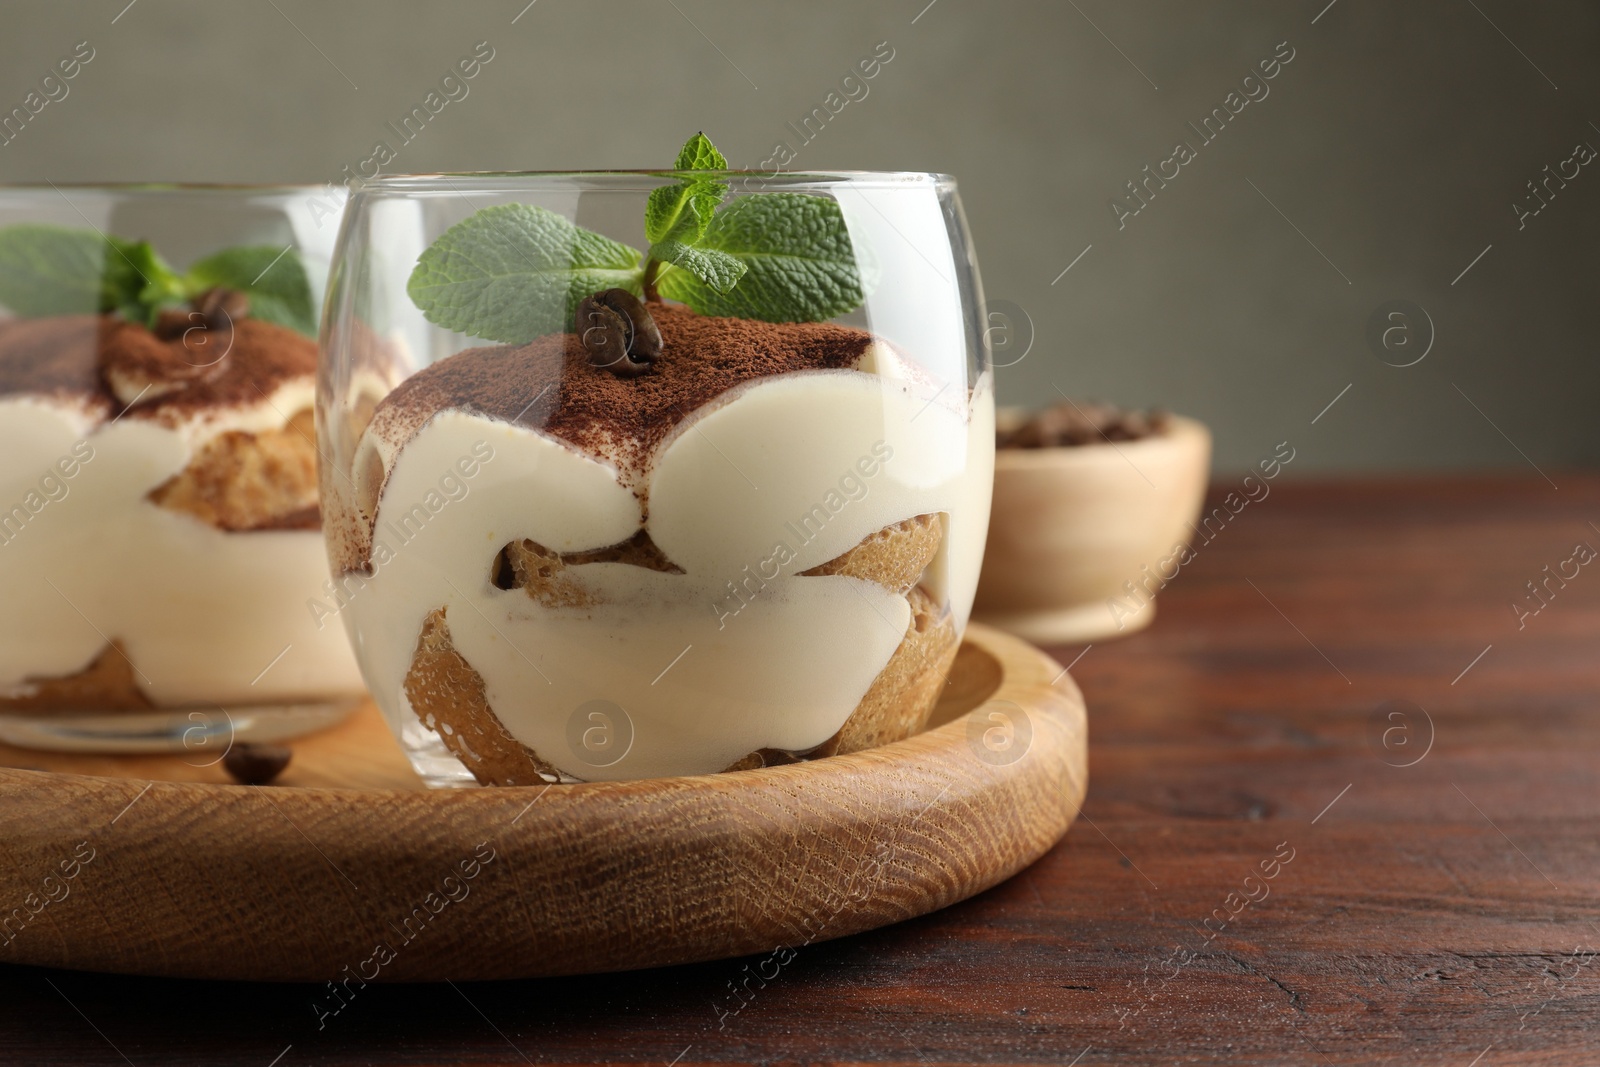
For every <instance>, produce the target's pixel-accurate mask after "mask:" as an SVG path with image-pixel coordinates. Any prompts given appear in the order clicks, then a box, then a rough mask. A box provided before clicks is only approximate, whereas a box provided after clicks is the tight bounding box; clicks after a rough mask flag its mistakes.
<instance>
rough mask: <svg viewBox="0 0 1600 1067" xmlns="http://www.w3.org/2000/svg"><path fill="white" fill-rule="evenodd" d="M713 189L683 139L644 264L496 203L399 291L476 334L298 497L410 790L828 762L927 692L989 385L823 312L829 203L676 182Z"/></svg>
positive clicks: (458, 230)
mask: <svg viewBox="0 0 1600 1067" xmlns="http://www.w3.org/2000/svg"><path fill="white" fill-rule="evenodd" d="M724 166H725V163H724V161H723V160H722V157H721V156H720V155H719V154H717V153H716V150H715V149H714V148H711V146H710V143H709V142H708V141H706V140H705V138H704V137H703V136H697V137H696V138H695V139H693V140H691V141H690V143H689V145H688V146H686V148H685V150H684V152H683V154H681V155H680V157H679V161H678V166H677V168H676V169H677V171H679V172H681V173H680V174H678V175H677V177H678V178H679V181H678V184H677V185H674V186H668V187H663V188H661V189H657V190H656V191H655V193H653V194H652V196H651V198H650V206H649V212H648V213H647V218H646V227H645V229H646V236H647V237H648V238H649V239H650V241H651V242H652V244H651V247H650V250H649V252H648V253H646V254H644V255H643V256H641V255H640V253H638V252H636V251H634V250H633V249H631V248H628V247H627V246H625V245H620V244H617V243H616V242H613V241H610V240H609V239H607V238H605V237H602V236H601V235H599V234H595V233H592V232H589V231H584V230H579V229H578V228H577V227H575V226H573V225H572V224H571V223H570V222H568V221H567V220H566V219H565V218H564V217H562V216H560V215H558V214H555V213H553V212H549V211H545V210H543V209H541V208H537V207H533V206H530V205H525V204H509V205H502V206H497V207H490V208H486V209H484V210H481V211H479V212H478V213H477V214H475V215H473V216H471V217H470V218H468V219H466V220H465V221H463V222H461V223H458V224H457V225H456V226H455V227H452V228H451V229H450V230H448V231H446V232H445V233H444V234H443V235H442V236H441V237H440V238H439V239H438V241H436V242H435V243H434V245H433V246H431V247H430V248H429V249H428V250H427V251H426V252H424V253H423V255H422V257H421V259H420V261H419V263H418V266H417V268H416V270H415V272H414V273H413V275H412V277H411V283H410V287H409V292H410V294H411V296H412V298H413V299H414V300H415V301H416V303H417V304H418V306H419V307H420V308H421V309H422V311H423V312H424V314H425V315H426V316H427V317H428V318H429V319H430V320H431V321H433V322H435V323H438V324H441V325H444V326H447V327H449V328H451V329H453V330H456V331H458V332H460V333H463V334H466V335H468V336H472V337H478V338H484V339H487V340H492V341H499V342H502V343H501V344H499V345H495V346H490V347H469V348H466V349H465V350H462V351H459V352H457V353H456V354H454V355H451V356H448V357H447V358H444V359H441V360H440V361H438V362H436V363H434V364H432V365H431V366H429V367H427V368H425V369H424V370H422V371H420V372H419V373H417V374H415V375H414V376H412V377H411V378H409V379H408V380H406V381H404V382H403V383H402V384H401V385H400V386H399V387H398V388H396V389H394V391H393V392H391V393H390V394H389V395H388V397H387V398H386V399H385V400H384V401H383V403H382V404H381V405H380V406H379V407H378V409H377V411H376V413H375V415H374V416H373V418H372V420H371V422H370V424H369V425H368V426H367V427H366V428H365V431H364V433H363V434H362V435H361V436H360V438H359V441H358V443H357V444H356V446H355V449H354V458H353V462H352V464H351V467H352V472H351V477H350V478H349V479H348V480H346V479H344V478H341V477H337V476H333V475H330V474H329V473H326V472H325V473H324V475H323V492H324V501H325V504H324V506H325V507H327V508H328V509H329V511H330V520H337V521H331V522H330V526H329V535H330V544H331V546H332V547H331V552H332V555H333V557H334V563H335V568H336V570H342V571H343V572H344V576H345V577H344V579H343V580H345V581H347V582H359V583H360V593H359V595H358V596H354V597H353V598H352V599H351V602H350V605H349V608H348V609H347V610H346V612H345V618H346V620H347V624H348V625H349V627H350V632H351V634H352V638H353V643H354V644H355V647H356V649H357V655H358V657H359V658H360V659H361V661H362V666H363V669H364V673H365V675H366V678H367V680H368V683H369V686H370V687H371V689H372V690H373V692H374V695H375V697H376V699H377V700H378V702H379V704H380V706H381V707H383V709H384V710H385V712H386V714H387V715H388V716H389V717H390V719H391V721H392V725H394V726H395V728H396V729H397V731H398V732H400V734H401V736H402V737H403V738H406V737H414V736H415V735H416V734H417V732H418V730H419V729H420V730H421V731H425V732H426V733H427V734H428V735H429V737H431V738H432V739H433V740H434V741H435V742H436V743H434V744H433V746H432V750H433V752H434V753H435V755H436V757H437V758H435V759H434V760H433V762H432V763H428V760H427V759H426V758H423V759H421V760H419V757H418V756H417V755H416V752H415V750H414V751H413V762H414V763H417V764H418V766H419V768H421V769H423V770H424V773H425V775H427V776H428V777H430V779H431V780H434V781H436V782H437V781H442V780H446V779H448V777H449V776H448V775H447V774H444V773H443V772H442V771H441V770H440V763H441V762H442V761H443V760H447V759H449V758H450V757H453V758H454V760H456V761H459V765H460V767H462V768H464V769H465V772H464V773H462V774H461V775H460V777H462V778H465V775H466V773H470V775H471V777H472V778H475V779H476V780H477V781H478V782H480V783H482V784H485V785H527V784H534V783H538V782H540V781H547V782H550V781H573V780H594V779H624V778H644V777H655V776H662V775H683V774H705V773H713V772H718V771H724V770H730V769H744V768H755V767H761V766H764V765H768V764H773V763H781V762H789V761H793V760H796V759H803V758H810V757H818V756H826V755H833V754H837V753H845V752H851V751H856V750H859V749H863V748H867V747H871V746H874V745H879V744H883V743H887V742H890V741H895V740H898V739H900V738H903V737H906V736H908V735H909V734H911V733H914V732H916V731H917V730H919V729H921V728H922V727H923V726H924V725H925V723H926V721H927V718H928V715H929V713H930V712H931V710H932V708H933V706H934V704H935V702H936V700H937V698H938V695H939V693H940V691H941V690H942V688H943V683H944V678H945V675H946V673H947V671H948V670H949V667H950V664H951V662H952V660H953V658H954V655H955V651H956V645H957V642H958V640H959V636H960V634H961V632H962V630H963V629H964V627H965V624H966V618H967V614H968V611H969V609H970V606H971V603H972V598H973V594H974V591H975V586H976V582H977V572H978V564H979V560H980V559H981V556H982V548H983V538H984V533H985V529H986V525H987V521H988V503H989V492H990V484H991V478H992V469H993V444H994V426H993V397H992V393H991V391H990V387H989V380H988V378H987V376H985V377H984V378H983V379H981V380H980V381H979V383H978V386H977V388H976V389H969V388H968V386H967V383H966V382H956V383H947V382H944V381H941V380H938V379H937V378H936V377H935V376H934V375H933V374H932V373H931V372H929V371H928V370H926V369H925V368H923V367H922V366H921V365H919V364H918V363H917V362H915V361H914V360H913V359H912V358H910V355H909V354H908V353H905V352H902V351H901V350H899V349H898V348H897V347H896V346H895V345H894V344H892V343H890V342H889V341H888V340H886V339H884V338H882V337H878V336H876V335H874V334H873V333H871V332H868V331H866V330H861V329H855V328H850V327H846V326H841V325H836V324H830V323H827V322H826V321H824V320H827V319H831V318H835V317H838V316H841V315H843V314H845V313H846V312H848V311H850V310H851V309H853V308H855V307H857V306H859V305H860V303H861V302H862V300H863V299H864V294H863V292H862V284H861V279H860V277H859V275H858V274H857V272H856V266H855V264H856V257H855V252H854V250H853V248H852V247H851V243H850V236H849V233H848V231H847V229H846V228H845V225H844V220H843V218H842V216H841V215H840V212H839V207H838V204H837V202H836V201H834V200H832V199H828V198H823V197H818V196H811V195H802V194H797V193H777V192H773V193H754V194H750V195H746V196H743V197H739V198H735V199H733V200H731V201H728V202H727V203H725V204H724V203H723V200H724V197H725V194H726V189H725V186H724V185H723V183H722V182H720V181H718V180H716V177H715V175H700V174H696V173H695V172H697V171H707V170H709V171H713V172H714V171H720V170H721V169H722V168H723V167H724ZM719 205H721V206H719ZM801 243H803V244H804V245H805V249H804V250H801V249H799V248H797V245H798V244H801ZM552 249H554V250H555V251H554V252H553V253H552V251H551V250H552ZM802 259H803V260H805V262H804V263H801V262H800V260H802ZM784 260H788V262H783V261H784ZM502 268H504V269H503V270H502ZM513 273H516V274H520V277H519V278H518V279H516V280H514V281H506V280H505V278H504V275H506V274H513ZM336 513H337V514H336ZM408 747H413V746H408ZM420 747H421V748H423V749H427V748H428V746H427V745H422V746H420ZM425 763H427V764H428V765H427V766H424V764H425Z"/></svg>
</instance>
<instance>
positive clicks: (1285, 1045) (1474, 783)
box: [0, 472, 1600, 1067]
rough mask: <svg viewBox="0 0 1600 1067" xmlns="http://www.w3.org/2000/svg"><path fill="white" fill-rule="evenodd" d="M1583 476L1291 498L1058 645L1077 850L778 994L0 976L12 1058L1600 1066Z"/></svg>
mask: <svg viewBox="0 0 1600 1067" xmlns="http://www.w3.org/2000/svg"><path fill="white" fill-rule="evenodd" d="M1553 476H1554V478H1555V480H1556V482H1557V484H1559V485H1560V489H1559V490H1556V489H1552V488H1551V486H1550V485H1549V484H1548V483H1547V482H1545V481H1543V480H1540V479H1538V478H1529V479H1523V478H1517V479H1514V480H1513V479H1505V478H1500V479H1492V478H1474V479H1468V480H1460V479H1454V480H1452V479H1443V478H1431V479H1427V480H1418V481H1402V482H1347V483H1324V484H1308V485H1293V484H1280V485H1278V486H1277V487H1275V488H1274V489H1273V491H1272V494H1271V496H1270V497H1268V498H1267V499H1265V500H1263V501H1261V502H1258V503H1253V504H1251V505H1249V507H1248V508H1247V509H1246V510H1245V511H1244V512H1243V513H1241V514H1240V515H1239V516H1238V517H1237V518H1236V519H1235V520H1234V521H1233V522H1232V523H1231V524H1230V525H1229V526H1228V527H1227V528H1226V529H1225V530H1224V532H1223V533H1222V534H1220V535H1219V536H1217V537H1216V539H1215V540H1214V541H1213V542H1211V543H1210V544H1207V545H1204V546H1203V547H1202V548H1201V549H1200V551H1199V555H1198V558H1197V559H1196V560H1195V561H1194V562H1193V563H1191V564H1190V565H1188V566H1187V567H1185V568H1184V569H1183V571H1182V573H1181V575H1180V576H1179V577H1178V578H1177V579H1175V580H1174V582H1173V583H1172V585H1171V587H1170V588H1169V589H1167V590H1166V591H1165V592H1164V593H1163V594H1162V596H1161V600H1160V613H1159V616H1158V618H1157V620H1156V623H1155V625H1154V627H1153V628H1152V629H1151V630H1149V631H1147V632H1145V633H1143V634H1140V635H1138V636H1135V637H1131V638H1128V639H1125V640H1122V641H1106V642H1099V643H1096V644H1095V645H1094V646H1093V647H1091V648H1089V649H1088V650H1083V649H1081V648H1061V649H1057V650H1055V651H1056V652H1057V654H1058V655H1059V656H1060V657H1061V658H1062V660H1063V662H1065V661H1067V660H1071V659H1073V658H1074V657H1078V656H1079V655H1080V653H1081V658H1079V659H1078V660H1077V665H1076V666H1075V667H1074V669H1073V674H1074V676H1075V677H1076V678H1077V679H1078V680H1079V682H1080V684H1081V685H1082V687H1083V689H1084V692H1085V694H1086V695H1087V697H1088V700H1089V707H1090V721H1091V737H1092V742H1093V744H1092V750H1091V784H1090V789H1089V800H1088V804H1087V807H1086V809H1085V812H1084V815H1083V817H1082V819H1081V820H1080V821H1079V822H1078V824H1077V825H1075V826H1074V827H1073V829H1072V831H1071V833H1070V834H1069V835H1068V837H1067V839H1066V841H1064V842H1063V843H1062V844H1061V845H1060V846H1059V847H1057V848H1056V849H1055V850H1054V851H1053V852H1051V853H1050V854H1049V855H1047V856H1046V857H1045V858H1044V859H1043V860H1042V861H1040V862H1039V863H1038V864H1037V865H1035V866H1034V867H1033V868H1031V869H1030V870H1028V871H1026V872H1025V873H1023V874H1022V875H1020V876H1018V877H1017V878H1014V879H1012V880H1011V881H1010V882H1008V883H1006V884H1004V885H1001V886H999V887H998V888H996V889H993V890H991V891H990V892H988V893H986V894H984V895H982V896H980V897H977V898H975V899H973V900H971V901H968V902H966V903H963V904H960V905H957V906H955V907H952V908H950V909H948V910H947V911H944V912H942V913H939V914H936V915H933V916H930V917H927V918H924V919H920V920H916V921H913V922H909V923H905V924H903V925H901V926H898V927H893V928H890V929H887V930H882V931H879V932H876V933H873V934H868V935H863V936H859V937H853V938H849V939H846V940H843V941H838V942H831V943H826V944H816V945H811V946H809V947H806V948H803V949H801V950H799V952H798V953H796V955H795V957H794V959H793V960H792V962H789V963H788V964H787V966H784V967H783V968H782V969H781V970H780V971H779V972H778V973H777V975H776V976H775V977H772V978H771V979H770V980H769V981H766V982H765V984H764V985H763V984H762V983H761V981H760V980H759V979H756V980H749V975H750V972H748V971H746V970H745V968H746V966H747V965H750V966H752V967H753V966H754V965H755V963H756V962H757V961H755V960H750V961H745V960H739V961H726V962H722V963H712V964H705V965H700V966H694V967H683V968H677V969H673V970H667V971H652V972H638V973H631V974H622V975H612V976H604V977H594V978H582V979H566V980H560V981H542V982H522V983H507V984H501V985H465V986H460V987H451V986H449V985H446V986H438V987H376V986H373V987H368V988H366V989H363V990H361V991H360V992H359V993H358V994H357V995H356V996H355V997H354V998H353V999H351V1001H350V1002H349V1004H348V1005H347V1006H346V1007H345V1009H344V1010H343V1011H341V1012H340V1013H339V1014H338V1015H337V1016H334V1017H331V1018H329V1019H328V1020H327V1022H326V1026H325V1028H323V1029H321V1030H319V1029H318V1027H317V1021H316V1016H315V1014H314V1010H313V1007H312V1003H313V1001H314V1000H315V999H317V998H318V997H325V996H326V990H325V989H316V988H307V987H296V986H235V985H226V984H201V983H191V982H172V981H141V980H132V979H126V978H109V977H101V976H94V975H85V974H74V973H67V972H44V971H38V970H31V969H25V968H0V1062H19V1063H23V1062H26V1063H49V1064H56V1063H60V1064H67V1063H71V1064H121V1063H125V1062H126V1063H131V1064H137V1065H140V1067H143V1065H145V1064H160V1065H165V1067H180V1065H190V1064H212V1063H222V1062H227V1063H240V1064H258V1065H260V1067H269V1065H272V1064H277V1065H279V1067H298V1065H302V1064H346V1063H351V1064H353V1063H363V1064H368V1063H370V1064H402V1063H403V1064H432V1063H443V1062H450V1063H522V1062H525V1061H526V1062H537V1063H545V1062H551V1063H558V1062H573V1061H580V1060H593V1059H604V1060H610V1061H627V1062H639V1063H656V1064H662V1065H665V1064H668V1063H669V1062H673V1061H676V1062H677V1063H679V1064H691V1063H701V1062H750V1061H763V1062H770V1061H793V1062H815V1061H818V1060H871V1061H874V1062H893V1063H904V1064H926V1063H946V1062H964V1063H971V1062H983V1063H989V1062H1038V1063H1056V1064H1066V1063H1070V1062H1076V1063H1079V1064H1092V1063H1106V1062H1114V1061H1115V1062H1126V1063H1140V1062H1153V1063H1183V1064H1201V1063H1206V1064H1209V1063H1218V1064H1221V1063H1311V1064H1316V1063H1324V1062H1326V1063H1375V1062H1404V1063H1407V1064H1417V1065H1426V1064H1435V1063H1437V1064H1459V1065H1460V1067H1468V1065H1469V1064H1476V1065H1478V1067H1497V1065H1501V1064H1507V1063H1515V1062H1523V1063H1558V1062H1573V1063H1585V1062H1586V1063H1592V1062H1596V1061H1597V1060H1600V958H1594V957H1593V954H1594V953H1595V952H1596V951H1600V922H1597V921H1596V920H1597V918H1600V901H1597V900H1596V892H1597V890H1600V844H1597V832H1596V827H1597V823H1596V816H1597V814H1600V714H1597V713H1600V567H1594V566H1581V565H1578V564H1576V563H1570V564H1568V563H1564V562H1563V561H1567V560H1569V559H1571V558H1572V557H1573V554H1574V546H1575V545H1577V544H1578V543H1579V542H1586V543H1587V544H1588V545H1590V546H1594V548H1596V549H1600V526H1596V525H1595V524H1596V523H1600V478H1597V477H1592V476H1583V475H1577V474H1570V473H1569V474H1561V473H1559V472H1553ZM1547 564H1548V565H1549V566H1550V568H1551V572H1555V571H1556V570H1557V569H1558V568H1560V567H1563V566H1564V567H1565V570H1566V572H1567V573H1568V574H1570V573H1571V572H1572V570H1573V568H1574V567H1575V566H1576V567H1578V571H1579V573H1578V575H1577V577H1575V578H1572V579H1571V580H1570V581H1568V582H1567V583H1566V585H1565V586H1564V587H1563V586H1561V585H1560V584H1559V582H1558V580H1556V579H1551V580H1550V582H1549V586H1548V588H1549V589H1551V590H1553V591H1554V592H1553V594H1551V593H1547V594H1546V597H1547V598H1549V603H1548V606H1545V607H1543V608H1542V610H1540V611H1539V612H1538V613H1537V614H1536V615H1528V616H1525V617H1523V618H1521V619H1520V620H1519V617H1518V614H1517V613H1516V611H1514V609H1513V608H1512V604H1513V603H1514V602H1516V601H1518V599H1519V597H1521V596H1522V595H1523V594H1524V593H1525V592H1526V590H1525V586H1524V583H1526V582H1528V581H1530V580H1533V579H1538V578H1543V576H1544V574H1545V573H1546V572H1544V571H1543V568H1544V567H1545V566H1546V565H1547ZM1524 603H1525V604H1526V605H1527V606H1528V608H1530V609H1531V608H1532V607H1533V606H1534V604H1535V602H1534V601H1531V600H1528V601H1524ZM1519 621H1520V623H1521V624H1522V625H1521V626H1520V628H1519ZM1406 764H1409V765H1406ZM1269 876H1270V877H1269ZM768 973H770V970H769V971H768ZM741 983H746V988H748V989H750V990H752V992H751V993H750V994H748V995H747V997H746V999H743V1000H736V999H735V998H734V996H733V994H732V992H731V989H732V987H733V986H735V985H740V984H741ZM736 1004H742V1007H741V1008H740V1010H738V1011H737V1012H736V1013H734V1012H732V1011H730V1010H729V1009H730V1008H731V1007H732V1006H733V1005H736ZM719 1007H720V1012H719ZM723 1013H725V1014H723ZM274 1057H281V1058H279V1059H276V1060H275V1059H274ZM1075 1057H1077V1059H1076V1060H1075V1059H1074V1058H1075Z"/></svg>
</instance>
